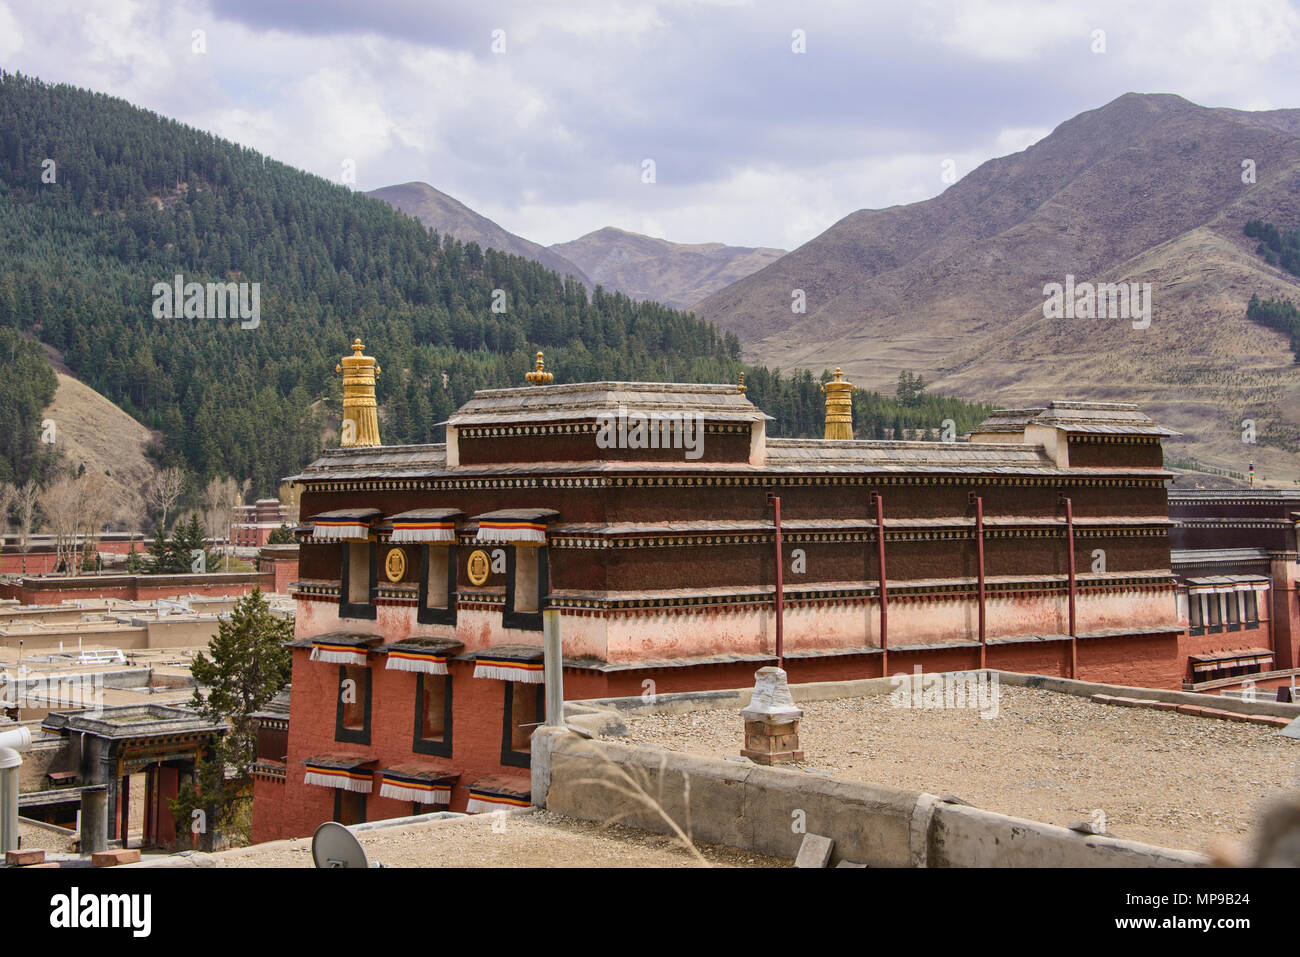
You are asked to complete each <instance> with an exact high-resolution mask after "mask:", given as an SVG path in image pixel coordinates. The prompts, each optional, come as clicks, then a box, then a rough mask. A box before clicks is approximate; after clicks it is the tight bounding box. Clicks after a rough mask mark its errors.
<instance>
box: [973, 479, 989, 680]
mask: <svg viewBox="0 0 1300 957" xmlns="http://www.w3.org/2000/svg"><path fill="white" fill-rule="evenodd" d="M970 500H971V501H972V502H974V503H975V556H976V561H977V563H978V565H977V568H976V576H977V582H978V589H979V628H980V668H987V667H988V657H987V652H988V639H987V636H986V634H985V628H984V622H985V618H984V497H983V496H982V495H976V494H975V493H974V492H971V493H970Z"/></svg>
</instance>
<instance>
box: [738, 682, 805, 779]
mask: <svg viewBox="0 0 1300 957" xmlns="http://www.w3.org/2000/svg"><path fill="white" fill-rule="evenodd" d="M754 679H755V681H754V694H753V696H752V697H751V698H750V701H749V707H748V708H746V709H745V710H744V711H742V712H740V715H741V717H742V718H744V721H745V746H744V747H743V748H741V749H740V753H741V755H743V756H744V757H746V758H749V760H751V761H753V762H755V763H756V764H769V765H770V764H794V763H796V762H799V761H802V760H803V751H801V750H800V749H799V720H800V719H801V718H802V717H803V711H802V710H801V709H799V708H797V707H795V703H794V698H793V697H791V695H790V686H789V685H788V684H786V679H785V672H784V671H783V670H781V669H780V668H771V667H768V668H759V669H758V671H756V672H755V673H754Z"/></svg>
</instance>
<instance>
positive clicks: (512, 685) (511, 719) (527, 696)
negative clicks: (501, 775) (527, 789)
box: [501, 681, 546, 768]
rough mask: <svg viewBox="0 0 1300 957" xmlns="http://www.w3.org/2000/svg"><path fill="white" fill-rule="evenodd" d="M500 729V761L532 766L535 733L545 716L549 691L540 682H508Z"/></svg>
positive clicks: (516, 765) (518, 766)
mask: <svg viewBox="0 0 1300 957" xmlns="http://www.w3.org/2000/svg"><path fill="white" fill-rule="evenodd" d="M504 684H505V686H506V705H505V715H504V720H503V721H502V728H501V763H502V764H504V765H506V766H508V767H512V768H526V767H530V766H531V765H532V758H533V755H532V740H533V732H534V731H535V730H536V729H537V726H538V725H540V724H541V723H542V721H543V720H545V718H546V714H545V711H546V693H545V692H544V691H543V690H542V686H541V685H540V684H530V683H526V682H523V681H507V682H504Z"/></svg>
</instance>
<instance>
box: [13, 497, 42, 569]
mask: <svg viewBox="0 0 1300 957" xmlns="http://www.w3.org/2000/svg"><path fill="white" fill-rule="evenodd" d="M40 497H41V489H40V486H38V485H37V484H36V481H35V480H34V479H28V480H27V482H26V483H25V484H24V485H23V486H22V487H21V488H19V489H18V494H17V497H16V498H15V500H14V502H15V507H14V512H15V513H16V516H17V518H18V550H19V551H20V552H22V556H23V574H24V575H26V574H27V552H28V551H29V550H30V549H31V547H32V532H33V531H35V530H36V527H37V526H36V504H37V502H39V501H40Z"/></svg>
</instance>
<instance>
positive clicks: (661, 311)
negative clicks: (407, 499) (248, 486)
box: [0, 73, 983, 494]
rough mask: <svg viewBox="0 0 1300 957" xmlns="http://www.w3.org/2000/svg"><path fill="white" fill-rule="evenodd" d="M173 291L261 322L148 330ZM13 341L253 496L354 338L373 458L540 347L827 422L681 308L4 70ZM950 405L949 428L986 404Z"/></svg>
mask: <svg viewBox="0 0 1300 957" xmlns="http://www.w3.org/2000/svg"><path fill="white" fill-rule="evenodd" d="M177 275H181V276H183V277H184V281H185V282H187V283H188V282H199V283H208V282H219V281H220V282H249V283H254V282H255V283H260V284H261V287H260V292H261V313H260V318H261V321H260V323H259V324H258V325H257V326H256V328H241V323H240V321H239V320H238V319H230V318H227V319H217V318H206V319H200V318H188V319H186V318H176V319H160V318H155V315H154V309H153V306H154V294H153V288H154V285H155V284H156V283H169V284H170V283H172V282H173V281H174V279H175V277H176V276H177ZM494 290H501V291H502V292H503V293H504V297H502V296H501V295H499V294H498V295H496V296H494ZM494 304H503V305H504V311H494V310H493V306H494ZM498 308H500V305H498ZM5 328H8V329H13V330H17V331H19V332H21V333H24V334H26V335H30V336H35V337H38V338H39V339H40V340H42V341H43V342H45V343H48V344H49V345H50V346H52V347H54V348H55V349H57V350H59V351H60V352H61V353H62V355H63V359H64V361H65V362H66V364H67V366H68V367H69V368H70V369H72V370H73V371H74V372H75V373H76V374H77V376H78V377H79V378H81V379H82V380H83V381H84V382H86V383H87V384H88V385H90V386H91V387H93V388H94V389H96V390H97V391H99V392H101V393H102V394H104V395H105V396H107V397H108V398H109V399H111V400H112V401H113V402H115V403H117V404H118V405H120V406H121V407H122V408H123V409H125V410H126V411H127V412H129V413H130V414H131V415H133V416H135V417H136V418H137V419H139V420H140V421H141V422H142V423H143V424H145V425H146V426H148V427H150V428H154V429H158V430H160V431H161V433H162V435H163V446H162V448H160V449H159V450H157V454H158V458H159V461H160V463H161V464H184V465H186V466H187V467H188V468H190V469H192V470H193V471H194V472H195V473H197V475H198V476H199V477H200V478H207V477H211V476H216V475H236V476H240V477H250V478H252V479H253V488H254V493H255V494H266V493H269V492H271V491H272V490H273V489H274V487H275V485H276V483H277V481H278V479H279V478H280V477H281V476H283V475H287V474H291V473H292V472H294V471H297V470H298V468H300V467H301V465H302V464H303V463H304V462H306V461H308V460H309V459H310V458H311V457H312V456H313V455H314V454H315V453H316V451H317V450H318V448H319V446H320V444H321V435H322V430H323V428H324V426H325V425H326V420H327V418H328V417H329V416H330V415H331V414H334V415H336V414H337V411H338V408H339V400H340V382H339V377H338V376H336V375H335V373H334V366H335V363H336V362H337V361H338V358H339V357H340V356H341V355H343V354H344V353H345V352H346V351H347V344H348V343H349V342H350V341H351V340H352V338H353V337H354V336H360V337H362V338H363V339H364V340H365V343H366V347H367V352H369V353H371V354H374V355H376V356H378V357H379V359H380V364H381V365H382V366H383V368H384V374H383V375H382V376H381V377H380V379H379V400H380V403H381V406H382V415H383V427H382V435H383V437H384V440H385V442H386V443H401V442H425V441H438V440H441V438H442V435H441V432H442V430H441V429H440V428H439V427H438V426H437V423H439V422H441V421H443V420H445V419H446V418H447V417H448V416H449V415H450V414H451V412H452V411H453V410H454V409H455V408H456V407H457V406H459V405H460V404H461V403H463V402H464V401H465V400H466V399H467V398H468V397H469V395H470V393H471V392H472V391H473V390H474V389H480V388H488V387H499V386H504V385H515V384H522V382H523V375H524V372H525V371H526V370H527V369H528V368H529V367H530V366H531V364H532V354H533V352H534V351H535V350H536V349H539V348H541V349H545V350H546V355H547V368H548V369H549V370H550V371H552V372H554V373H555V375H556V381H558V382H572V381H581V380H594V379H671V380H679V381H697V382H699V381H705V382H726V381H732V382H734V381H736V379H737V378H738V375H739V373H740V372H741V371H745V372H746V373H747V375H748V379H747V384H748V385H749V396H750V397H751V398H752V399H753V401H754V402H755V403H757V404H758V405H759V406H760V407H761V408H763V409H764V410H765V411H767V412H769V413H771V414H772V415H774V416H776V417H777V422H776V424H775V426H774V428H773V430H772V431H773V433H774V434H781V435H803V434H815V433H819V431H820V428H821V422H822V412H821V396H820V394H819V393H818V391H817V387H818V385H819V384H820V380H818V379H816V378H814V377H813V376H811V375H809V374H806V373H805V374H802V375H801V376H799V377H798V378H797V379H795V380H793V381H792V380H790V379H786V378H782V377H780V376H779V375H777V374H775V373H772V372H769V371H768V370H766V369H754V368H750V367H746V366H742V365H741V364H740V363H739V362H738V359H739V355H740V343H739V342H738V341H737V339H736V338H735V336H734V335H732V334H727V335H726V336H723V335H721V334H720V333H718V332H717V331H715V329H714V328H713V327H712V326H711V325H709V324H707V323H704V322H701V321H699V320H697V319H695V318H694V317H693V316H691V315H689V314H686V313H682V312H679V311H676V310H672V309H668V308H665V307H663V306H660V305H657V304H655V303H648V302H633V301H632V300H630V299H628V298H627V297H626V296H623V295H610V294H608V293H605V292H603V291H602V290H600V289H597V290H596V291H595V293H594V295H593V296H592V297H591V299H590V301H588V298H587V296H586V294H585V292H584V290H583V288H582V286H581V285H579V284H577V283H575V282H572V281H570V282H565V281H563V280H562V279H561V278H560V277H558V276H557V275H556V274H555V273H552V272H549V271H547V270H546V269H544V268H543V267H542V266H540V265H538V264H537V263H534V262H531V261H528V260H525V259H521V258H519V257H515V256H509V255H505V254H502V253H498V252H495V251H492V250H488V251H486V252H484V251H482V250H480V248H479V247H478V246H477V245H475V244H472V243H471V244H468V245H464V244H461V243H459V242H457V241H455V240H452V239H449V238H440V237H439V236H438V234H437V233H435V232H432V231H429V230H426V229H424V228H423V227H422V226H421V225H420V224H419V223H417V222H416V221H415V220H413V219H411V218H409V217H407V216H404V215H403V214H401V213H399V212H397V211H395V210H393V209H391V208H390V207H389V206H388V205H387V204H385V203H382V202H380V201H378V200H375V199H371V198H368V197H366V196H363V195H360V194H355V193H352V192H350V191H349V190H347V189H346V188H345V187H342V186H339V185H335V184H332V183H330V182H328V181H326V180H324V179H322V178H320V177H316V176H312V175H309V174H306V173H303V172H300V171H298V170H295V169H293V168H291V167H289V166H286V165H284V164H282V163H277V162H275V161H274V160H271V159H268V158H267V157H265V156H263V155H261V154H260V153H258V152H256V151H254V150H251V149H246V148H243V147H240V146H238V145H236V144H234V143H230V142H228V141H225V140H222V139H219V138H217V137H215V136H213V135H211V134H209V133H204V132H202V131H199V130H195V129H193V128H190V127H187V126H184V125H182V124H180V123H177V122H175V121H173V120H169V119H167V118H165V117H161V116H158V115H157V114H155V113H152V112H149V111H146V110H142V109H138V108H136V107H133V106H131V105H130V104H128V103H126V102H125V101H123V100H120V99H115V98H112V97H108V96H104V95H102V94H94V93H90V92H87V91H84V90H78V89H76V88H73V87H69V86H63V85H60V86H53V85H46V84H43V83H41V82H40V81H39V80H36V79H32V78H29V77H24V76H22V75H15V74H5V73H0V329H5ZM47 371H48V370H47ZM322 400H323V401H322ZM858 402H859V406H860V408H861V409H862V410H863V412H864V413H865V412H866V411H867V410H868V408H870V409H871V410H872V412H873V418H872V420H871V422H874V421H875V420H876V418H879V419H880V421H887V422H889V423H890V424H891V425H892V424H893V423H894V422H895V421H896V420H898V421H902V420H900V419H899V416H900V414H901V415H902V416H904V418H906V417H908V416H910V417H911V418H912V419H915V420H917V421H914V422H907V421H903V424H904V425H905V426H906V427H916V426H922V425H924V426H929V427H935V428H937V427H938V426H939V421H938V420H937V419H936V420H935V421H928V420H927V421H920V420H922V419H927V417H930V416H931V415H932V413H933V412H934V410H935V409H937V408H938V406H937V405H934V404H933V403H931V404H930V405H927V406H924V407H923V406H922V405H920V404H918V403H912V404H911V405H909V406H907V407H903V406H899V405H898V404H897V403H894V402H893V401H892V400H883V399H880V397H879V396H876V397H874V398H873V397H872V396H868V395H860V396H859V397H858ZM949 404H950V405H951V406H952V408H953V409H954V410H955V411H954V413H953V415H952V417H953V418H955V419H956V420H957V424H958V428H959V429H968V428H970V426H971V425H973V424H974V423H975V422H976V421H978V419H979V417H980V416H981V414H982V412H983V409H981V408H975V407H971V406H968V405H966V404H964V403H957V402H951V403H949ZM931 406H933V408H932V407H931ZM871 422H868V421H865V420H864V421H862V422H860V423H859V425H860V432H862V434H866V435H870V434H873V431H872V430H874V429H875V426H874V425H872V424H871ZM18 477H19V478H22V477H25V476H18Z"/></svg>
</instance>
